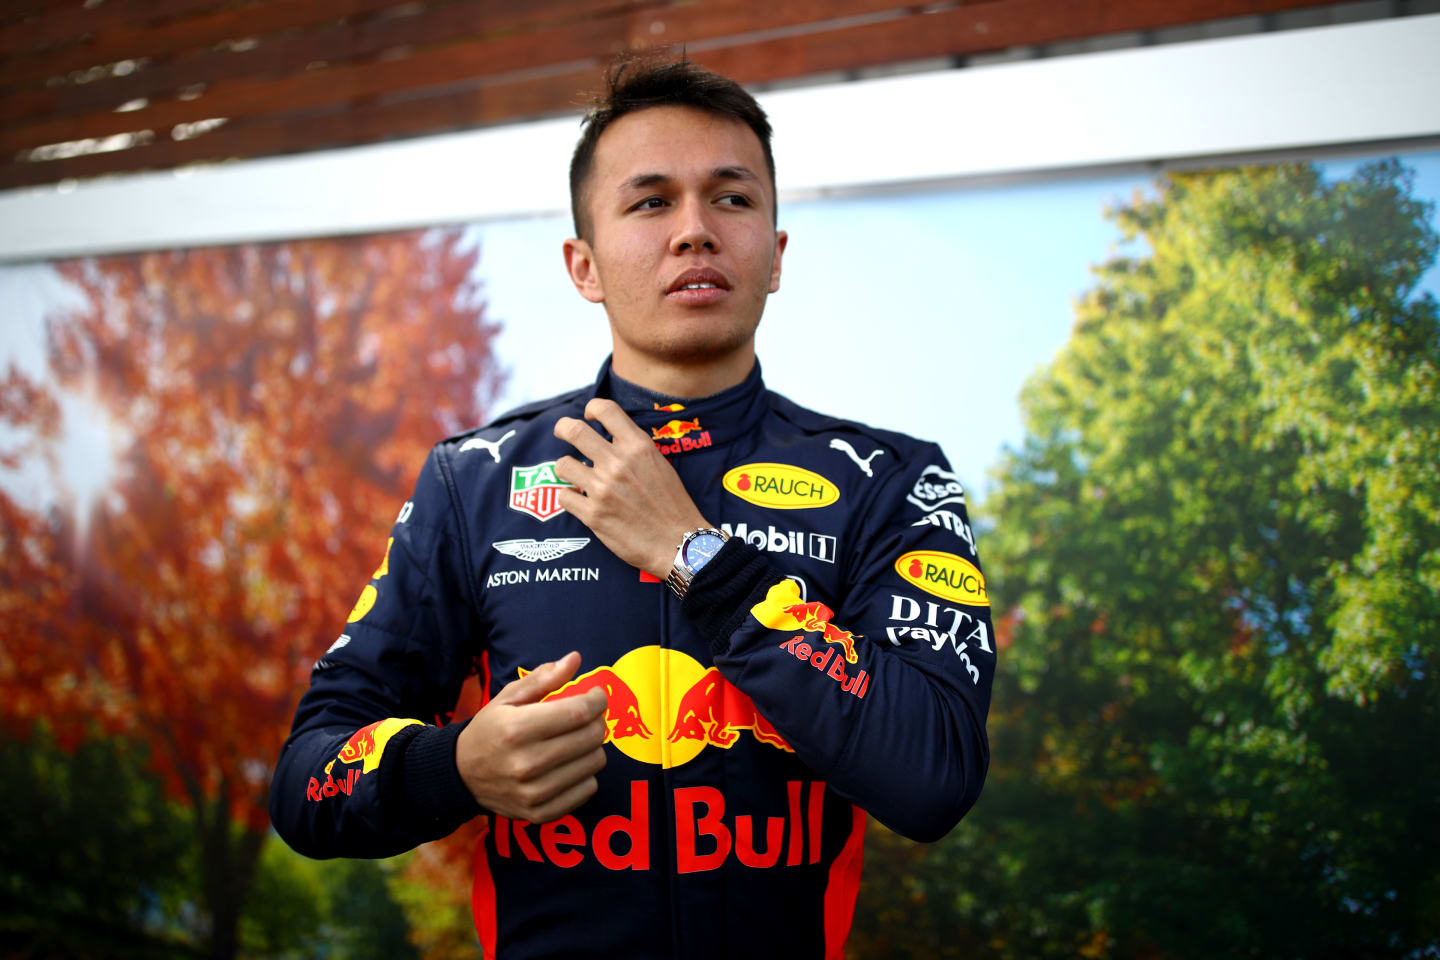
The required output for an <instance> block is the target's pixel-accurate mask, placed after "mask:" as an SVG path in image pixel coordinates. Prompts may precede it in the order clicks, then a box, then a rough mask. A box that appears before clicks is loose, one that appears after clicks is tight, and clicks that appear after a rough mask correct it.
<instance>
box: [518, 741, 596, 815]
mask: <svg viewBox="0 0 1440 960" xmlns="http://www.w3.org/2000/svg"><path fill="white" fill-rule="evenodd" d="M604 766H605V752H604V751H603V750H596V751H595V752H594V753H593V754H587V755H586V756H584V757H581V758H580V759H578V760H576V761H575V762H574V763H572V764H569V765H567V766H566V767H565V768H564V770H563V771H560V770H557V771H556V772H555V773H556V776H555V781H554V784H553V786H554V787H555V788H556V792H555V793H554V794H553V795H551V796H550V797H549V798H548V799H546V800H544V801H539V802H536V803H531V804H528V806H530V807H531V808H532V816H531V818H530V819H531V822H532V823H546V822H548V821H550V820H554V819H556V818H557V817H562V816H564V815H565V814H567V813H569V812H570V811H571V810H574V809H575V808H576V807H578V806H580V804H582V803H584V802H585V801H586V800H589V799H590V798H591V797H593V796H594V795H595V790H596V787H597V786H598V783H597V781H596V779H595V775H596V774H597V773H599V772H600V771H601V770H602V769H603V768H604ZM551 786H552V784H546V787H545V789H548V788H549V787H551ZM534 795H535V796H537V797H538V796H542V795H543V791H542V790H541V789H540V788H538V787H537V788H536V792H535V794H534Z"/></svg>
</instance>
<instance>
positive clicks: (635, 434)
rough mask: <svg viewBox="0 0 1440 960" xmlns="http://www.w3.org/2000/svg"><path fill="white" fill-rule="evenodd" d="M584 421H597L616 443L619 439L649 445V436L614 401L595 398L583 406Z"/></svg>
mask: <svg viewBox="0 0 1440 960" xmlns="http://www.w3.org/2000/svg"><path fill="white" fill-rule="evenodd" d="M585 419H586V420H599V421H600V423H601V424H603V425H604V427H605V429H606V430H609V431H610V436H612V437H614V438H615V439H616V441H617V442H618V441H619V440H621V439H625V440H628V441H630V442H632V443H633V442H635V441H637V440H644V441H645V442H647V443H650V442H651V440H650V435H649V434H648V433H646V432H645V431H644V430H641V429H640V428H639V427H637V426H636V425H635V421H634V420H631V419H630V415H629V414H628V413H626V412H625V411H624V410H623V409H621V407H620V404H618V403H616V402H615V401H614V400H606V399H605V398H604V397H596V398H595V399H593V400H591V401H590V402H589V403H587V404H585Z"/></svg>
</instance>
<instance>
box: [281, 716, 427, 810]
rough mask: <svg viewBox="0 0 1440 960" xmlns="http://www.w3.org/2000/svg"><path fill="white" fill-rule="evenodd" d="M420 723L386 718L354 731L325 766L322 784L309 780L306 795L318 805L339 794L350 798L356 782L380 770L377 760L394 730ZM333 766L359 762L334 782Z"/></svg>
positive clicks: (398, 718)
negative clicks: (319, 802)
mask: <svg viewBox="0 0 1440 960" xmlns="http://www.w3.org/2000/svg"><path fill="white" fill-rule="evenodd" d="M419 722H420V721H419V720H412V719H408V718H405V717H389V718H387V719H385V720H377V721H375V722H374V723H372V724H370V725H369V726H364V727H361V728H360V729H359V730H356V731H355V732H354V733H353V734H351V735H350V739H349V740H346V741H345V743H344V745H343V746H341V747H340V752H339V753H338V754H337V755H336V756H335V759H334V760H331V761H330V762H329V763H327V764H325V782H324V783H321V782H320V779H319V778H318V777H311V778H310V783H309V785H308V786H307V788H306V790H305V796H306V797H307V798H308V799H310V800H314V801H317V802H318V801H320V800H322V799H324V798H326V797H333V796H335V795H336V794H340V793H343V794H345V795H346V796H349V795H350V793H351V791H352V790H354V789H355V781H356V780H358V779H360V777H361V776H363V775H364V774H367V773H373V772H374V771H375V770H378V769H379V768H380V757H381V756H383V755H384V753H385V745H386V744H387V743H389V742H390V738H391V737H393V736H395V731H397V730H400V729H402V728H404V727H408V726H410V725H411V724H415V723H419ZM336 763H344V764H354V763H358V764H360V766H359V767H358V768H357V767H353V766H352V767H350V769H348V770H346V771H345V772H344V776H343V777H342V778H341V779H339V780H336V779H335V764H336Z"/></svg>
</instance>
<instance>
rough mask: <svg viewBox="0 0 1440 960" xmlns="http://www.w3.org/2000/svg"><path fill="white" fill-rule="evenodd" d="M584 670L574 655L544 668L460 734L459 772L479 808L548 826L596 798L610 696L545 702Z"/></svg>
mask: <svg viewBox="0 0 1440 960" xmlns="http://www.w3.org/2000/svg"><path fill="white" fill-rule="evenodd" d="M579 667H580V654H579V653H576V652H573V651H572V652H571V653H567V654H566V655H565V656H563V657H561V658H560V659H559V660H556V661H554V662H553V663H543V664H541V665H540V666H538V667H536V668H535V670H534V671H532V672H531V673H527V674H526V675H525V676H523V677H521V678H520V679H519V680H516V681H514V682H513V683H509V684H506V686H505V687H504V689H502V690H501V691H500V692H499V693H498V694H496V695H495V697H494V699H492V700H491V701H490V702H489V703H487V704H486V705H485V706H484V707H482V708H481V709H480V712H479V713H477V714H475V717H474V719H473V720H471V721H470V723H469V725H468V726H466V727H465V729H464V730H462V731H460V736H459V738H458V739H457V740H456V741H455V764H456V766H458V767H459V769H460V777H461V778H462V779H463V780H464V781H465V785H466V786H467V787H469V788H470V792H471V793H472V794H474V796H475V799H476V801H477V802H479V804H480V805H481V806H482V807H484V808H485V809H487V810H490V811H491V812H493V813H498V814H500V815H501V816H505V817H512V818H514V819H516V820H529V821H530V822H531V823H546V822H548V821H550V820H554V819H556V818H557V817H561V816H564V815H565V814H567V813H569V812H570V811H571V810H574V809H575V808H576V807H578V806H580V804H582V803H584V802H585V801H586V800H589V799H590V797H591V796H593V795H594V793H595V790H596V786H597V785H596V782H595V774H597V773H599V772H600V769H601V768H602V767H604V766H605V750H604V747H603V746H602V744H603V743H604V742H605V734H606V732H607V728H606V720H605V704H606V696H605V691H604V690H599V689H596V690H589V691H587V692H586V693H584V694H583V695H582V696H578V697H566V698H565V699H563V700H552V701H550V702H549V703H541V702H540V700H541V699H542V698H543V697H545V695H546V694H549V693H551V692H552V691H555V690H558V689H560V688H561V687H563V686H564V685H565V684H566V682H568V681H569V680H570V678H571V677H573V676H574V675H575V671H576V670H577V669H579Z"/></svg>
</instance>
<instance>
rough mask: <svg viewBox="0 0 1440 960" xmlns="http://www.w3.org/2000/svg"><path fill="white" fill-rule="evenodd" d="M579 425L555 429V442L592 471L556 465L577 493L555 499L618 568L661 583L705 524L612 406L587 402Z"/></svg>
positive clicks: (575, 464)
mask: <svg viewBox="0 0 1440 960" xmlns="http://www.w3.org/2000/svg"><path fill="white" fill-rule="evenodd" d="M585 420H599V421H600V423H601V424H603V425H604V427H605V429H606V430H608V431H609V432H610V436H611V437H613V438H614V439H613V440H606V439H605V438H604V437H602V436H601V435H600V434H599V432H597V431H596V430H595V428H593V427H591V426H590V425H589V424H588V423H586V422H585ZM585 420H577V419H575V418H574V417H561V418H560V419H559V420H557V421H556V422H555V436H557V437H559V438H560V439H561V440H564V441H565V442H566V443H569V444H570V445H572V446H573V447H575V449H577V450H579V451H580V453H582V454H583V455H584V456H585V457H586V458H587V459H589V460H590V462H591V463H593V464H594V466H590V467H587V466H586V465H585V464H583V463H581V462H580V461H579V460H578V459H576V458H575V457H571V456H564V457H560V458H559V459H558V460H556V461H555V473H556V474H557V475H558V476H559V477H560V479H562V480H565V481H568V482H569V483H573V484H574V485H575V487H574V488H573V489H569V488H562V489H561V490H560V491H559V498H560V505H561V506H562V507H564V508H565V509H566V510H567V511H569V512H570V513H572V514H574V515H575V516H577V517H579V518H580V521H581V522H582V523H584V524H585V526H587V527H589V528H590V529H591V530H592V531H593V532H594V534H595V536H597V537H599V538H600V542H601V543H603V544H605V546H607V547H609V548H610V551H611V552H612V553H614V554H615V555H616V556H617V557H619V558H620V559H621V560H624V561H625V562H626V563H628V564H631V565H632V566H636V567H639V568H640V569H641V570H644V571H645V572H646V573H649V574H651V575H652V576H655V577H659V578H660V579H661V580H663V579H665V577H666V576H668V575H669V573H670V568H671V565H672V564H673V563H674V560H675V548H676V545H677V544H679V542H680V538H681V537H682V536H683V535H684V533H685V531H687V530H694V529H695V528H697V527H708V526H710V524H709V523H707V522H706V521H705V518H704V517H703V516H702V515H701V514H700V510H699V508H697V507H696V506H695V501H694V500H691V499H690V494H688V493H686V492H685V485H684V484H682V483H681V482H680V475H679V474H677V473H676V472H675V468H674V467H672V466H670V464H669V463H667V462H666V461H665V457H664V456H662V455H661V453H660V451H659V450H657V449H656V448H655V442H654V441H653V440H651V439H650V437H649V436H648V435H647V434H646V433H645V431H644V430H641V429H640V428H639V427H637V426H636V425H635V421H633V420H631V419H630V417H629V416H627V415H626V413H625V411H624V410H622V409H620V405H619V404H618V403H616V402H615V401H614V400H605V399H601V398H599V397H597V398H595V399H594V400H591V401H590V402H589V403H587V404H586V405H585Z"/></svg>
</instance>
